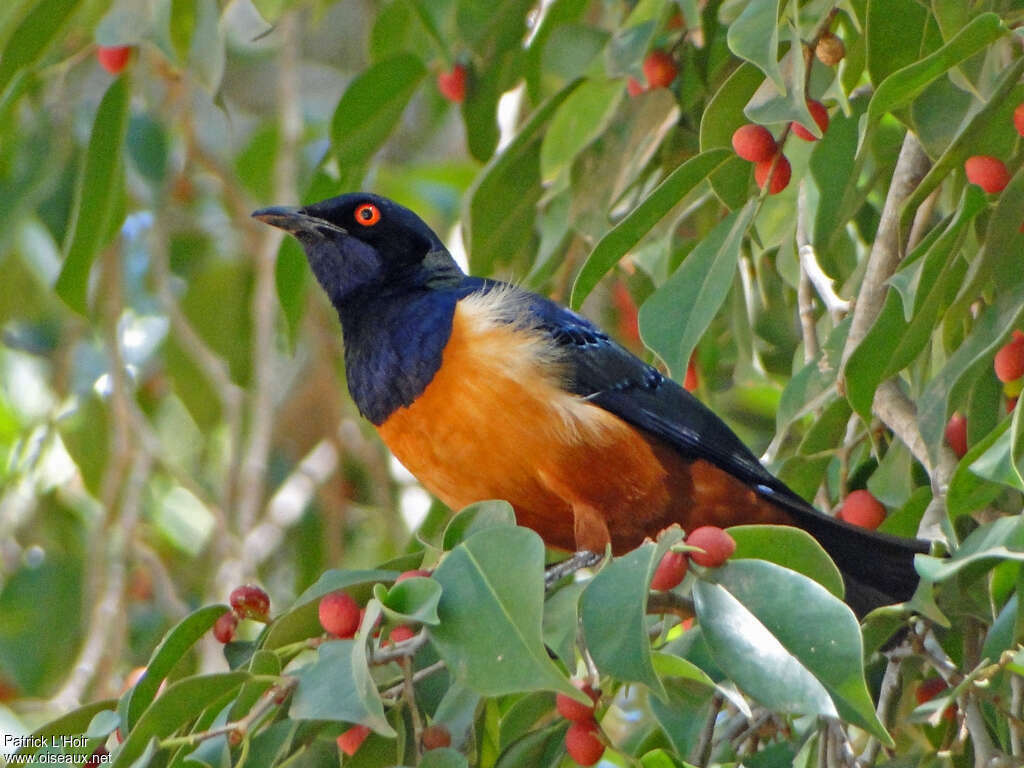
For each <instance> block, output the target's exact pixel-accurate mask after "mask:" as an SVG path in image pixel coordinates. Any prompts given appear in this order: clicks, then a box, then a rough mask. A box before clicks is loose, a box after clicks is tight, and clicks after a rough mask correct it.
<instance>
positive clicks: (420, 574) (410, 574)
mask: <svg viewBox="0 0 1024 768" xmlns="http://www.w3.org/2000/svg"><path fill="white" fill-rule="evenodd" d="M429 578H430V571H424V570H422V569H420V570H415V571H406V572H405V573H402V574H399V576H398V578H397V579H395V584H399V583H401V582H403V581H405V580H406V579H429Z"/></svg>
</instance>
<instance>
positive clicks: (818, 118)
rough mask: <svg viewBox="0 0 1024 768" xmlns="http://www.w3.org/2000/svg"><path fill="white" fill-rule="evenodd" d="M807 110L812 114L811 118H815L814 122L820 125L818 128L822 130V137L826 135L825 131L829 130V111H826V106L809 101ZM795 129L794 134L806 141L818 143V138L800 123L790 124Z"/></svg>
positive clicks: (812, 100)
mask: <svg viewBox="0 0 1024 768" xmlns="http://www.w3.org/2000/svg"><path fill="white" fill-rule="evenodd" d="M807 109H808V111H809V112H810V113H811V117H813V118H814V122H816V123H817V124H818V128H819V129H820V130H821V135H822V136H824V135H825V131H827V130H828V110H827V109H825V105H824V104H822V103H821V102H820V101H815V100H814V99H808V100H807ZM790 126H791V127H792V129H793V133H795V134H796V135H797V136H799V137H800V138H801V139H803V140H804V141H817V140H818V137H817V136H815V135H814V134H813V133H811V132H810V131H809V130H807V129H806V128H804V127H803V126H802V125H800V123H797V122H793V123H790Z"/></svg>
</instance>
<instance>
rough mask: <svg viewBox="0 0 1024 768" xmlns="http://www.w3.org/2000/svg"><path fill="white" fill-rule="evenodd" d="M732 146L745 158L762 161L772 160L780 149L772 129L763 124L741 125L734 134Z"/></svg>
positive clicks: (751, 160)
mask: <svg viewBox="0 0 1024 768" xmlns="http://www.w3.org/2000/svg"><path fill="white" fill-rule="evenodd" d="M732 148H733V149H734V150H735V151H736V154H737V155H739V156H740V157H742V158H743V159H744V160H749V161H750V162H752V163H760V162H764V161H765V160H771V159H772V158H773V157H775V153H776V152H778V151H779V147H778V145H777V144H776V143H775V138H774V137H773V136H772V134H771V131H769V130H768V129H767V128H765V127H764V126H763V125H754V124H753V123H748V124H747V125H741V126H740V127H739V128H737V129H736V130H735V131H734V132H733V134H732Z"/></svg>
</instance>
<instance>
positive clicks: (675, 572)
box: [651, 549, 690, 592]
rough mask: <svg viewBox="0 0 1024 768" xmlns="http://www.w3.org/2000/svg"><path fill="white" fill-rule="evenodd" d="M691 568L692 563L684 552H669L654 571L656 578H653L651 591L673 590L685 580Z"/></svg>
mask: <svg viewBox="0 0 1024 768" xmlns="http://www.w3.org/2000/svg"><path fill="white" fill-rule="evenodd" d="M689 568H690V561H689V559H688V558H687V557H686V555H684V554H683V553H682V552H675V551H673V550H671V549H670V550H669V551H668V552H666V553H665V554H664V555H663V556H662V558H661V562H660V563H658V567H657V568H655V569H654V576H653V577H652V578H651V589H657V590H658V591H661V592H664V591H665V590H668V589H672V588H673V587H675V586H676V585H678V584H679V582H681V581H682V580H683V577H684V576H686V572H687V571H688V570H689Z"/></svg>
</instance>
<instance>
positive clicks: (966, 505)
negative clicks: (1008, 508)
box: [946, 419, 1013, 520]
mask: <svg viewBox="0 0 1024 768" xmlns="http://www.w3.org/2000/svg"><path fill="white" fill-rule="evenodd" d="M1010 421H1011V420H1010V419H1004V420H1003V421H1002V423H1000V424H999V425H998V426H997V427H996V428H995V429H993V430H992V431H990V432H989V433H988V434H987V435H985V437H984V438H983V439H982V440H980V441H979V442H978V443H976V444H975V445H972V446H971V447H970V449H969V450H968V451H967V453H966V454H965V455H964V457H963V458H962V459H961V460H960V462H959V463H958V464H957V467H956V471H954V472H953V479H952V480H950V481H949V490H948V491H947V493H946V510H947V513H948V514H949V518H950V520H956V518H958V517H962V516H964V515H968V514H970V513H971V512H974V511H975V510H977V509H981V508H982V507H984V506H985V505H986V504H989V503H991V502H992V501H993V500H994V499H995V498H996V497H997V496H998V495H999V494H1000V493H1001V492H1002V490H1003V489H1002V487H1001V486H1000V483H1002V482H1004V481H1010V482H1009V483H1008V484H1009V485H1011V487H1012V485H1013V483H1012V473H1013V470H1012V469H1011V468H1010V466H1009V463H1010V450H1009V440H1006V441H1005V442H1003V439H1002V438H1003V436H1004V435H1005V434H1006V433H1007V431H1008V430H1009V428H1010ZM968 423H969V422H968ZM990 451H991V453H990ZM975 462H980V464H979V466H978V467H977V469H976V470H975V467H974V465H975ZM996 467H998V469H997V470H995V471H993V470H994V469H995V468H996ZM993 480H995V482H993Z"/></svg>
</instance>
